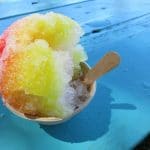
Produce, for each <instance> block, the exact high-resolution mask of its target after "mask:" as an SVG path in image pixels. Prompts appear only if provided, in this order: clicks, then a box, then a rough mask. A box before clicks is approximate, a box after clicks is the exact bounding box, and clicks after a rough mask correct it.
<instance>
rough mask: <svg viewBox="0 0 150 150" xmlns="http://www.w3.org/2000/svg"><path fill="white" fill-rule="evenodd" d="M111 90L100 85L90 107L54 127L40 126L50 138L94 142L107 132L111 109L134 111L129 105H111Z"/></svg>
mask: <svg viewBox="0 0 150 150" xmlns="http://www.w3.org/2000/svg"><path fill="white" fill-rule="evenodd" d="M113 101H114V99H113V98H112V97H111V89H109V88H108V87H106V86H104V85H101V86H100V87H98V88H97V91H96V95H95V97H94V99H93V100H92V101H91V103H90V105H88V107H87V108H86V109H85V110H84V111H82V112H81V113H80V114H79V115H77V116H75V117H73V118H72V119H71V120H69V121H67V122H65V123H63V124H59V125H54V126H45V125H41V128H42V129H44V130H45V131H46V132H47V133H48V134H50V135H51V136H53V137H55V138H57V139H59V140H62V141H66V142H71V143H79V142H84V141H91V140H96V139H97V138H99V137H101V136H102V135H104V134H105V133H107V132H108V130H109V124H110V119H111V109H127V110H134V109H136V107H135V106H133V105H131V104H126V103H123V104H111V102H113Z"/></svg>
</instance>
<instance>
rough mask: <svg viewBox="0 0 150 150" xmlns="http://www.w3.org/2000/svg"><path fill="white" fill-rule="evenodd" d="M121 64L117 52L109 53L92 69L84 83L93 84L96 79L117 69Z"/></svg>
mask: <svg viewBox="0 0 150 150" xmlns="http://www.w3.org/2000/svg"><path fill="white" fill-rule="evenodd" d="M119 63H120V57H119V55H118V54H117V53H116V52H108V53H107V54H106V55H104V57H103V58H102V59H101V60H100V61H99V62H98V63H97V64H96V65H95V66H94V67H93V68H92V69H90V70H89V71H88V72H87V74H86V75H85V77H84V81H83V82H84V83H85V84H87V85H89V84H92V83H93V82H94V81H95V80H96V79H98V78H99V77H101V76H102V75H104V74H105V73H107V72H108V71H110V70H112V69H113V68H115V67H116V66H117V65H118V64H119Z"/></svg>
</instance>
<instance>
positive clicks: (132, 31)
mask: <svg viewBox="0 0 150 150" xmlns="http://www.w3.org/2000/svg"><path fill="white" fill-rule="evenodd" d="M32 2H34V4H32ZM8 6H9V7H8ZM49 11H54V12H59V13H63V14H65V15H67V16H70V17H71V18H73V19H75V20H76V21H78V22H79V23H80V24H81V25H82V27H83V28H84V30H85V35H84V37H83V38H82V39H81V43H82V44H83V45H84V47H85V49H86V51H87V54H88V56H89V59H88V63H89V64H90V65H91V66H92V65H94V64H95V63H96V62H97V61H98V60H99V58H100V57H102V56H103V55H104V54H105V53H106V52H107V51H109V50H116V51H117V52H118V53H119V54H120V56H121V64H120V66H119V67H118V68H117V69H115V70H114V71H112V72H111V73H109V74H107V75H106V76H104V77H103V78H101V79H99V80H98V81H97V92H96V95H95V97H94V99H93V100H92V102H91V103H90V104H89V106H88V107H87V108H86V109H85V110H84V111H82V112H81V113H80V114H79V115H77V116H75V117H74V118H73V119H71V120H70V121H68V122H66V123H64V124H61V125H56V126H43V125H39V124H37V123H33V122H30V121H26V120H23V119H20V118H18V117H16V116H14V115H13V114H12V113H10V112H9V111H8V110H7V109H6V108H5V107H4V106H3V104H2V102H1V101H0V150H45V149H46V150H47V149H48V150H76V149H79V150H130V149H132V148H133V147H134V146H135V145H136V144H137V143H138V142H139V141H140V140H141V139H142V138H143V137H144V136H145V135H146V134H148V133H149V132H150V117H149V114H150V1H149V0H143V1H141V0H132V1H130V0H120V1H116V0H105V1H102V0H74V1H61V0H56V1H54V0H53V1H51V2H49V1H44V2H43V1H38V2H37V1H29V0H28V1H27V2H26V3H25V2H24V1H21V0H20V1H18V2H17V1H16V2H15V3H10V2H8V4H7V6H6V3H4V2H0V33H2V32H3V30H4V29H5V28H6V27H8V26H9V25H10V24H11V23H12V22H14V21H15V20H17V19H19V18H22V17H23V16H25V15H27V14H29V13H32V12H39V13H46V12H49Z"/></svg>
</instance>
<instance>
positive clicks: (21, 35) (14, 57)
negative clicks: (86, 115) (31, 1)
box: [0, 12, 87, 118]
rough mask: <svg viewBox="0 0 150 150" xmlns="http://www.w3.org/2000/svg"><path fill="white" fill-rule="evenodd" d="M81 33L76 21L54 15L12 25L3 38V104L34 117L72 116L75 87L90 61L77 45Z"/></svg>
mask: <svg viewBox="0 0 150 150" xmlns="http://www.w3.org/2000/svg"><path fill="white" fill-rule="evenodd" d="M82 35H83V31H82V29H81V27H80V26H79V24H78V23H77V22H75V21H73V20H72V19H70V18H69V17H66V16H64V15H61V14H58V13H53V12H50V13H47V14H32V15H29V16H27V17H24V18H22V19H20V20H18V21H16V22H14V23H13V24H12V25H11V26H10V27H8V28H7V29H6V30H5V31H4V32H3V34H2V35H1V36H0V93H1V96H2V98H3V99H4V101H5V102H6V103H8V104H9V105H10V106H12V107H13V108H14V109H16V110H17V111H19V112H21V113H24V114H25V115H30V116H38V117H50V116H52V117H61V118H64V117H66V116H68V115H70V114H72V113H73V111H74V106H73V103H74V102H75V97H76V95H77V90H75V89H74V88H73V86H72V83H73V82H75V80H76V79H77V78H78V74H80V72H81V68H80V65H79V64H80V62H84V61H86V59H87V55H86V53H85V51H84V48H83V47H82V46H81V45H80V44H79V41H80V37H81V36H82ZM80 86H81V85H80ZM81 90H82V88H81Z"/></svg>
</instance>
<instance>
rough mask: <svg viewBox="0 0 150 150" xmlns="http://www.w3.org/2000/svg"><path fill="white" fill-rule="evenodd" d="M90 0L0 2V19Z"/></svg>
mask: <svg viewBox="0 0 150 150" xmlns="http://www.w3.org/2000/svg"><path fill="white" fill-rule="evenodd" d="M85 1H90V0H71V1H69V0H57V1H55V0H52V1H48V0H47V1H38V0H26V1H17V2H3V3H0V11H1V13H0V19H6V18H10V17H13V16H18V15H24V14H29V13H33V12H34V13H35V12H38V11H42V10H49V9H52V8H58V7H63V6H67V5H72V4H76V3H82V2H85Z"/></svg>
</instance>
